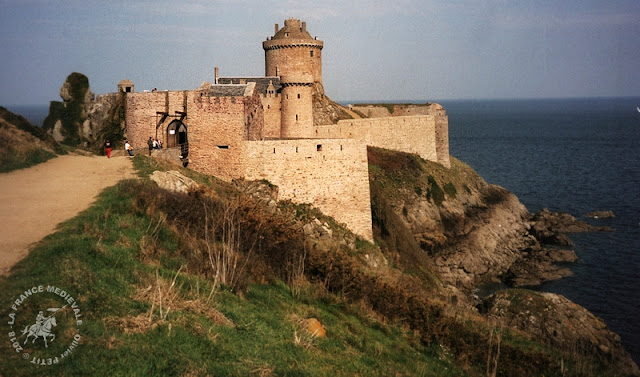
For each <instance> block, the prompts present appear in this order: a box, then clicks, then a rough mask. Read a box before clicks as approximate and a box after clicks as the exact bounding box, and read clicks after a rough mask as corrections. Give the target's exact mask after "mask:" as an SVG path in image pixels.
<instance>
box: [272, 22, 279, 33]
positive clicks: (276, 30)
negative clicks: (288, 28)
mask: <svg viewBox="0 0 640 377" xmlns="http://www.w3.org/2000/svg"><path fill="white" fill-rule="evenodd" d="M277 33H278V24H276V32H275V33H273V34H274V35H275V34H277Z"/></svg>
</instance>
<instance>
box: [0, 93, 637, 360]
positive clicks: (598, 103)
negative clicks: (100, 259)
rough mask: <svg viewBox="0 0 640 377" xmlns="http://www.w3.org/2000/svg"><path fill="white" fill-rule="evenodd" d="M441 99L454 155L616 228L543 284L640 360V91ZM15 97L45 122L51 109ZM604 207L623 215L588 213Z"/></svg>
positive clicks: (588, 242)
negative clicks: (632, 94)
mask: <svg viewBox="0 0 640 377" xmlns="http://www.w3.org/2000/svg"><path fill="white" fill-rule="evenodd" d="M403 102H405V103H406V102H413V103H425V102H427V101H403ZM437 102H439V103H440V104H442V105H443V106H444V107H445V109H446V110H447V114H448V116H449V145H450V153H451V155H453V156H454V157H456V158H458V159H460V160H462V161H464V162H465V163H467V164H469V165H470V166H471V167H472V168H473V169H475V170H476V171H477V172H478V173H479V174H480V175H481V176H482V177H483V178H484V179H485V180H486V181H487V182H490V183H494V184H497V185H500V186H502V187H504V188H506V189H507V190H509V191H511V192H512V193H514V194H515V195H516V196H517V197H518V198H519V199H520V201H521V202H522V203H523V204H524V205H525V206H526V207H527V209H528V210H529V212H531V213H534V212H537V211H539V210H541V209H543V208H547V209H549V210H551V211H562V212H568V213H570V214H572V215H574V216H576V217H577V218H579V219H581V220H585V221H587V222H589V223H592V224H594V225H606V226H610V227H612V228H614V229H615V231H614V232H597V233H581V234H571V235H569V238H570V239H571V240H572V241H573V242H574V248H573V250H574V251H575V252H576V254H577V255H578V258H579V259H578V261H576V262H575V263H571V264H570V265H568V267H569V268H570V269H571V270H572V271H573V276H571V277H567V278H564V279H561V280H557V281H553V282H548V283H545V284H543V285H542V286H540V287H537V288H536V289H539V290H543V291H548V292H553V293H558V294H561V295H564V296H566V297H567V298H569V299H570V300H572V301H574V302H575V303H577V304H579V305H582V306H584V307H585V308H587V309H588V310H590V311H591V312H592V313H594V314H595V315H597V316H598V317H600V318H602V319H603V320H604V321H605V322H606V324H607V326H608V327H609V329H611V330H613V331H614V332H616V333H617V334H619V335H620V337H621V339H622V343H623V345H624V347H625V348H626V349H627V351H629V353H630V354H631V356H632V357H633V359H634V360H635V361H636V363H639V364H640V111H638V107H640V97H637V98H629V97H626V98H572V99H534V100H443V101H437ZM6 107H7V108H8V109H9V110H11V111H13V112H15V113H17V114H20V115H22V116H24V117H25V118H27V119H28V120H29V121H31V122H32V123H33V124H35V125H38V126H41V125H42V121H43V120H44V118H45V117H46V116H47V112H48V105H33V106H6ZM600 210H610V211H613V212H614V214H615V217H614V218H611V219H591V218H586V217H585V214H587V213H589V212H592V211H600Z"/></svg>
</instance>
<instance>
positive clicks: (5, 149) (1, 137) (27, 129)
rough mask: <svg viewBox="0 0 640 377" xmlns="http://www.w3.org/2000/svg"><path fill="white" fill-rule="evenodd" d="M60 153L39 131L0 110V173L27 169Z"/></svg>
mask: <svg viewBox="0 0 640 377" xmlns="http://www.w3.org/2000/svg"><path fill="white" fill-rule="evenodd" d="M5 122H6V123H5ZM62 153H65V151H64V149H63V148H62V147H60V146H59V145H58V143H56V142H55V140H53V138H51V136H49V134H47V133H46V131H44V130H43V129H42V128H40V127H36V126H34V125H32V124H31V123H30V122H29V121H28V120H27V119H25V118H24V117H22V116H20V115H17V114H14V113H12V112H10V111H9V110H7V109H5V108H4V107H0V173H6V172H9V171H13V170H18V169H23V168H27V167H29V166H33V165H36V164H39V163H42V162H45V161H47V160H49V159H51V158H54V157H55V156H56V154H62Z"/></svg>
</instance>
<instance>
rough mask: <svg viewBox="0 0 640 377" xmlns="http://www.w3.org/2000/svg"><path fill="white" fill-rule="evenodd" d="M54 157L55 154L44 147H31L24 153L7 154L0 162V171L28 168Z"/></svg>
mask: <svg viewBox="0 0 640 377" xmlns="http://www.w3.org/2000/svg"><path fill="white" fill-rule="evenodd" d="M54 157H56V154H54V153H52V152H49V151H47V150H44V149H31V150H29V151H27V152H26V154H25V155H15V154H10V155H7V156H6V157H5V158H4V160H3V161H2V164H0V173H7V172H10V171H13V170H19V169H24V168H28V167H31V166H34V165H37V164H40V163H43V162H46V161H49V160H50V159H52V158H54Z"/></svg>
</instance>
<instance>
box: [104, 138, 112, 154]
mask: <svg viewBox="0 0 640 377" xmlns="http://www.w3.org/2000/svg"><path fill="white" fill-rule="evenodd" d="M104 151H105V153H106V154H107V158H111V142H110V141H109V139H107V141H105V142H104Z"/></svg>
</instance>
